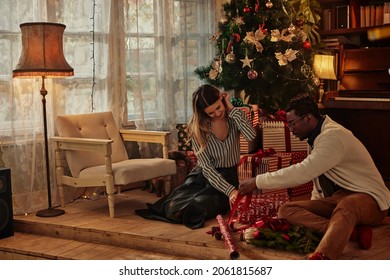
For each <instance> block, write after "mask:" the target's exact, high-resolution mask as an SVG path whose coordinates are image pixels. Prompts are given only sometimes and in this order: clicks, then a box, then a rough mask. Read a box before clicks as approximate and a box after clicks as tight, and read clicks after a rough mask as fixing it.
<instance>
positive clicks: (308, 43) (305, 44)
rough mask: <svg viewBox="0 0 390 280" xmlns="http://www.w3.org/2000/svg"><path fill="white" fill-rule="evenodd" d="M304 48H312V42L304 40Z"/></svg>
mask: <svg viewBox="0 0 390 280" xmlns="http://www.w3.org/2000/svg"><path fill="white" fill-rule="evenodd" d="M302 48H304V49H305V50H310V48H311V44H310V42H309V41H305V42H303V44H302Z"/></svg>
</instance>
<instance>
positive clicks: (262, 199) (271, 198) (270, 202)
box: [237, 189, 289, 224]
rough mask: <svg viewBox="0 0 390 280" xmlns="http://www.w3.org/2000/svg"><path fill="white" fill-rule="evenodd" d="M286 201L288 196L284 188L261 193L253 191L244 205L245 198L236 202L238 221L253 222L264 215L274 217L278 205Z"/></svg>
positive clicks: (242, 222)
mask: <svg viewBox="0 0 390 280" xmlns="http://www.w3.org/2000/svg"><path fill="white" fill-rule="evenodd" d="M288 201H289V197H288V195H287V192H286V190H285V189H284V190H276V191H269V192H267V193H263V194H255V193H253V194H252V197H251V199H250V202H249V205H245V203H246V202H245V200H241V201H240V202H239V203H238V207H237V214H238V222H239V223H240V224H254V223H255V222H257V221H260V220H261V219H263V218H266V217H267V218H271V217H276V216H277V214H278V209H279V207H280V206H281V205H283V204H284V203H286V202H288Z"/></svg>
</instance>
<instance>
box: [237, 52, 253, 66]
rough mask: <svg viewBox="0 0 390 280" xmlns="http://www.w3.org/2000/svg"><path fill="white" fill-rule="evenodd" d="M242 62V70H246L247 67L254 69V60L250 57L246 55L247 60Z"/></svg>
mask: <svg viewBox="0 0 390 280" xmlns="http://www.w3.org/2000/svg"><path fill="white" fill-rule="evenodd" d="M240 60H241V62H242V68H244V67H245V66H248V67H249V68H250V67H252V66H251V63H252V61H253V59H249V57H248V55H245V58H244V59H240Z"/></svg>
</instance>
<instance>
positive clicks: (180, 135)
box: [176, 123, 192, 151]
mask: <svg viewBox="0 0 390 280" xmlns="http://www.w3.org/2000/svg"><path fill="white" fill-rule="evenodd" d="M187 129H188V126H187V124H186V123H178V124H177V125H176V131H177V149H178V150H179V151H191V150H192V145H191V141H190V140H189V139H188V131H187Z"/></svg>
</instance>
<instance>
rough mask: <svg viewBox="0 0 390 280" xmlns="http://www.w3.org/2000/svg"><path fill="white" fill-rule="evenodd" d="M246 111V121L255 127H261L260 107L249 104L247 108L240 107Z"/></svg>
mask: <svg viewBox="0 0 390 280" xmlns="http://www.w3.org/2000/svg"><path fill="white" fill-rule="evenodd" d="M238 108H239V109H240V110H242V111H244V113H245V117H246V119H247V120H248V121H249V122H250V123H251V124H252V126H253V127H256V126H258V125H259V106H258V105H256V104H249V105H247V106H245V107H238Z"/></svg>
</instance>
